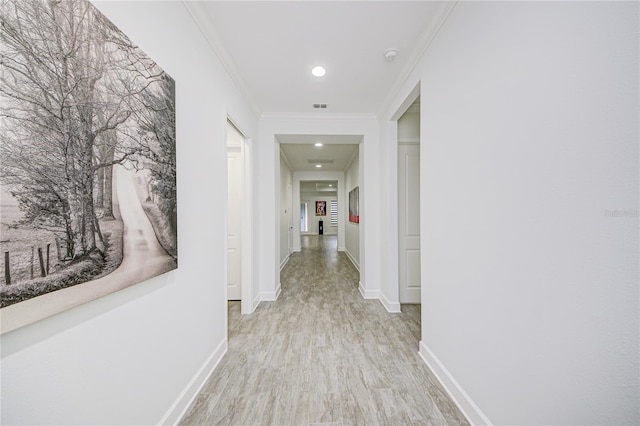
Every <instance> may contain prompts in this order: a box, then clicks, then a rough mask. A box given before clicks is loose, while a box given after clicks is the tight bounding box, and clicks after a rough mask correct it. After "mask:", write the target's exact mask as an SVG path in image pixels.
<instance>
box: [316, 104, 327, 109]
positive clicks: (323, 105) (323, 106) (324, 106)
mask: <svg viewBox="0 0 640 426" xmlns="http://www.w3.org/2000/svg"><path fill="white" fill-rule="evenodd" d="M313 107H314V108H316V109H326V108H327V104H313Z"/></svg>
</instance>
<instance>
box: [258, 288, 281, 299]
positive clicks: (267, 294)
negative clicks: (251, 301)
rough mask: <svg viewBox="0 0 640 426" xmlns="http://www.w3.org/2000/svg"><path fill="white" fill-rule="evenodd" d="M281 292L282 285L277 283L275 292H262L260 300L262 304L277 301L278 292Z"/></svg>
mask: <svg viewBox="0 0 640 426" xmlns="http://www.w3.org/2000/svg"><path fill="white" fill-rule="evenodd" d="M281 291H282V284H281V283H278V288H276V290H275V291H263V292H261V293H260V300H261V301H264V302H274V301H276V300H278V297H279V296H280V292H281Z"/></svg>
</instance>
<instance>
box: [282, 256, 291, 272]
mask: <svg viewBox="0 0 640 426" xmlns="http://www.w3.org/2000/svg"><path fill="white" fill-rule="evenodd" d="M290 257H291V255H287V257H286V258H285V259H284V260H283V261H282V262H280V272H282V270H283V269H284V267H285V266H286V265H287V263H288V262H289V258H290Z"/></svg>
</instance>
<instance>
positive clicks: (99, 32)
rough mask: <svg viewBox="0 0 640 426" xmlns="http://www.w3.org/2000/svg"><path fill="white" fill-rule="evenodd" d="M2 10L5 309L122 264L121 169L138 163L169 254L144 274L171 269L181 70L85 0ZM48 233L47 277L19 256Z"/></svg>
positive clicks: (14, 3) (146, 204) (12, 0)
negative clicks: (170, 69) (50, 260)
mask: <svg viewBox="0 0 640 426" xmlns="http://www.w3.org/2000/svg"><path fill="white" fill-rule="evenodd" d="M0 8H1V9H0V20H1V24H2V32H1V46H2V47H1V64H0V65H1V69H0V101H1V103H0V106H1V109H0V120H1V122H0V124H1V125H2V130H1V145H0V153H1V154H2V163H1V164H0V166H1V167H0V183H1V184H2V197H3V202H2V209H1V210H0V213H2V220H1V222H2V233H3V236H2V242H1V243H0V244H1V245H2V249H3V251H4V252H5V253H7V252H8V253H9V255H8V256H7V255H5V259H4V262H5V264H4V265H3V266H4V269H5V281H7V278H6V277H9V276H11V275H12V269H13V271H14V272H13V276H14V277H16V279H13V280H11V285H7V284H8V283H7V282H5V283H4V284H5V285H1V286H0V295H2V307H5V306H8V305H10V304H13V303H18V302H21V301H23V300H26V299H29V298H32V297H35V296H38V295H40V294H44V293H47V292H50V291H54V290H57V289H59V288H63V287H68V286H72V285H74V284H77V283H80V282H84V281H87V280H92V279H95V278H98V277H100V276H103V275H108V274H109V273H110V272H112V271H114V270H115V269H116V268H117V267H118V266H119V265H120V263H121V261H122V252H123V244H126V234H125V236H124V237H123V236H122V233H123V228H124V226H125V225H126V223H125V224H123V222H122V220H123V219H122V218H120V217H118V216H117V214H116V210H117V209H118V207H120V208H122V206H118V203H117V198H118V195H119V194H118V191H117V190H116V189H115V187H114V185H115V183H116V180H115V179H116V176H115V174H114V167H116V166H117V167H119V168H121V169H122V173H121V174H122V175H123V176H128V174H127V173H126V171H127V170H132V171H137V172H136V173H134V175H137V176H138V178H137V179H134V180H133V181H132V182H131V183H130V185H133V182H134V181H141V178H140V176H145V178H146V179H147V180H148V181H149V182H151V184H150V185H147V187H146V188H142V187H140V188H136V191H137V194H139V195H140V199H141V200H140V202H141V203H142V204H141V206H142V207H143V208H144V210H145V211H146V212H147V220H149V222H150V223H151V224H152V225H153V228H154V229H155V230H156V233H157V234H158V236H157V238H158V239H160V241H158V243H159V244H162V246H163V247H164V248H165V250H166V252H167V256H169V257H171V258H172V259H173V265H172V266H169V267H167V266H165V267H163V270H159V271H155V272H154V271H151V272H149V273H147V275H149V276H153V275H157V274H159V273H162V272H165V270H167V268H168V269H174V268H175V267H176V266H177V263H176V260H177V249H176V235H177V226H176V222H177V220H176V214H177V212H176V167H175V166H176V157H175V108H174V99H175V84H174V81H173V79H171V77H169V76H168V75H167V74H166V73H165V72H163V71H162V70H161V69H160V68H159V67H158V66H157V65H156V64H155V62H153V61H152V60H151V59H150V58H149V57H148V56H147V55H146V54H145V53H144V52H142V50H140V49H139V48H138V47H137V46H135V45H133V44H132V43H131V41H130V40H129V39H128V38H127V37H126V36H125V35H124V34H122V33H121V32H120V31H119V30H118V29H117V28H116V27H115V26H114V25H113V24H112V23H111V22H110V21H109V20H107V19H106V18H105V17H104V16H103V15H102V14H101V13H99V12H98V11H97V10H96V9H95V7H94V6H92V5H91V4H90V3H88V2H87V1H84V0H65V1H58V0H5V1H3V2H2V3H1V6H0ZM122 179H124V177H123V178H122ZM129 180H130V181H131V179H129ZM145 191H146V192H145ZM151 195H153V196H151ZM114 197H115V198H114ZM152 201H155V203H154V202H152ZM116 219H117V220H116ZM105 229H107V232H105ZM5 237H6V238H5ZM45 240H46V241H45ZM49 240H52V241H55V242H56V243H55V244H56V247H57V250H58V256H57V258H56V262H55V263H56V264H55V267H54V268H52V270H49V271H47V273H46V274H45V275H47V277H45V278H38V279H32V278H33V277H31V275H32V274H27V275H28V276H26V275H25V274H24V273H21V272H20V265H21V262H20V261H19V260H16V261H15V262H14V263H13V264H12V256H13V257H15V258H20V256H21V255H23V254H24V251H25V250H24V247H28V246H31V247H34V246H39V245H41V244H43V243H45V242H47V241H49ZM21 247H22V249H21ZM27 251H28V250H27ZM7 257H8V259H7ZM7 260H8V261H9V263H7ZM31 262H33V261H31ZM22 263H24V262H22ZM27 263H28V262H27ZM123 265H124V262H123Z"/></svg>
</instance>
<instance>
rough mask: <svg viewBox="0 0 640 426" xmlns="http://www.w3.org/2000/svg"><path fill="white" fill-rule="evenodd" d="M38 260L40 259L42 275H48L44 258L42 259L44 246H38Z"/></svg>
mask: <svg viewBox="0 0 640 426" xmlns="http://www.w3.org/2000/svg"><path fill="white" fill-rule="evenodd" d="M38 260H39V261H40V275H42V276H43V277H46V276H47V272H46V271H45V270H44V259H42V247H38Z"/></svg>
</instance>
